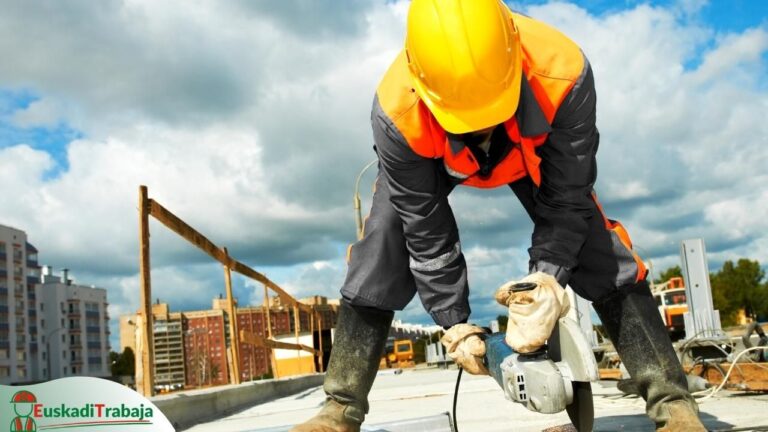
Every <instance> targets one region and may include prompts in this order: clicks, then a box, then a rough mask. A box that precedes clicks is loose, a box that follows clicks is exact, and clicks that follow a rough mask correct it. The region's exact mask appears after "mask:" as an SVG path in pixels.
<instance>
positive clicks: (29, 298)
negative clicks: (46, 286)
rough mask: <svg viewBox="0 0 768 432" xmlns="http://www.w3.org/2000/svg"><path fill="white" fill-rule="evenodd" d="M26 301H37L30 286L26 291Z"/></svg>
mask: <svg viewBox="0 0 768 432" xmlns="http://www.w3.org/2000/svg"><path fill="white" fill-rule="evenodd" d="M27 299H28V300H31V301H33V302H34V301H35V300H37V294H35V290H34V289H33V288H32V287H31V286H30V287H29V289H28V290H27Z"/></svg>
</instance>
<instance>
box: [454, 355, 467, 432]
mask: <svg viewBox="0 0 768 432" xmlns="http://www.w3.org/2000/svg"><path fill="white" fill-rule="evenodd" d="M463 371H464V369H462V368H461V366H459V375H458V376H457V377H456V388H455V389H454V390H453V432H459V427H458V426H456V400H457V399H458V398H459V383H460V382H461V373H462V372H463Z"/></svg>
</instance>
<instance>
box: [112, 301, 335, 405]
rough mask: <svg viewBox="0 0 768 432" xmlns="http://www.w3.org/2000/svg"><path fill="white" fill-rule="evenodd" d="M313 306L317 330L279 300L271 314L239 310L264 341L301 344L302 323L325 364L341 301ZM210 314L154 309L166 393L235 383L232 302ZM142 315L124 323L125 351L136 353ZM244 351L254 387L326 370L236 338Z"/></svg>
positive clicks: (242, 322) (158, 365)
mask: <svg viewBox="0 0 768 432" xmlns="http://www.w3.org/2000/svg"><path fill="white" fill-rule="evenodd" d="M301 302H302V303H304V304H308V305H312V306H314V308H315V311H316V314H317V315H318V325H317V328H313V325H312V322H311V317H310V314H308V313H307V312H304V311H299V316H298V319H296V317H295V316H294V309H293V308H288V307H285V306H284V305H282V304H281V303H280V301H279V298H277V297H275V298H271V299H270V301H269V314H267V313H266V311H267V308H266V307H265V306H246V307H238V308H237V309H236V314H237V323H238V328H240V329H241V330H244V331H247V332H250V333H251V334H254V335H256V336H259V337H265V338H266V337H268V336H270V335H271V336H272V337H273V338H274V339H275V340H277V341H280V340H286V341H293V340H295V335H296V333H297V332H296V322H298V324H299V328H298V334H299V338H300V339H301V340H302V343H304V342H306V341H307V337H309V339H308V340H310V343H311V346H313V347H315V348H316V349H319V348H320V347H321V344H322V348H323V349H322V351H323V352H324V353H326V354H325V358H324V364H327V361H328V356H329V355H330V346H331V333H332V328H333V326H334V325H335V323H336V314H337V304H338V302H337V301H333V300H331V301H329V300H328V299H326V298H325V297H320V296H315V297H310V298H306V299H302V300H301ZM212 303H213V304H212V308H211V309H208V310H197V311H181V312H171V311H170V308H169V305H168V304H167V303H160V302H159V301H158V302H156V303H155V304H153V305H152V317H153V332H152V333H153V348H154V354H155V355H154V362H153V372H154V378H155V388H156V389H157V390H161V391H169V390H176V389H181V388H189V387H202V386H215V385H222V384H227V383H229V382H231V381H230V374H232V373H233V368H232V367H231V364H232V363H231V362H232V359H231V355H230V354H229V353H230V350H229V348H230V344H231V343H232V340H233V338H232V337H231V335H230V333H229V319H230V318H229V313H228V312H227V307H226V301H225V300H224V299H222V298H215V299H213V302H212ZM136 322H137V319H136V315H124V316H122V317H121V318H120V345H121V349H123V350H124V349H125V348H127V347H130V348H131V349H132V350H134V351H135V350H136ZM235 340H237V341H238V342H237V343H238V345H239V352H240V361H239V371H240V381H251V380H254V379H259V378H263V377H269V376H273V375H275V369H277V370H278V371H279V375H280V376H290V375H295V374H299V373H310V372H315V371H316V370H319V368H320V365H319V364H314V363H317V362H316V361H315V360H314V357H313V356H311V355H306V356H304V355H297V352H296V351H293V350H292V351H289V352H288V354H286V353H283V351H286V350H280V349H271V348H266V347H257V346H254V345H252V344H248V343H245V342H243V341H242V340H240V339H239V338H235Z"/></svg>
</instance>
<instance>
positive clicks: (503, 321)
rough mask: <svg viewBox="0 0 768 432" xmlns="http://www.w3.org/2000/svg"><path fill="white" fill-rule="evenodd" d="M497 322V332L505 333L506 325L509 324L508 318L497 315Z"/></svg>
mask: <svg viewBox="0 0 768 432" xmlns="http://www.w3.org/2000/svg"><path fill="white" fill-rule="evenodd" d="M496 320H497V321H499V331H500V332H501V333H505V332H506V331H507V324H508V323H509V317H508V316H507V315H499V316H497V317H496Z"/></svg>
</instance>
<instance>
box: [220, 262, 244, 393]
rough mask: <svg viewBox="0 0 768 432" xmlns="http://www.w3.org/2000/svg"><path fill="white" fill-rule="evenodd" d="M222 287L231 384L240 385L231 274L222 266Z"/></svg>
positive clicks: (227, 268) (238, 350)
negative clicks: (224, 289) (230, 363)
mask: <svg viewBox="0 0 768 432" xmlns="http://www.w3.org/2000/svg"><path fill="white" fill-rule="evenodd" d="M224 255H226V256H227V257H228V256H229V252H228V251H227V248H224ZM224 285H225V287H226V290H227V312H228V313H229V334H230V336H231V337H230V339H229V349H230V352H231V354H232V381H231V382H232V383H233V384H240V347H239V346H238V345H239V342H238V340H237V338H236V337H234V336H235V335H237V334H238V332H237V311H236V310H235V298H234V297H233V295H232V273H231V272H230V270H229V267H227V266H226V265H225V266H224Z"/></svg>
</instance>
